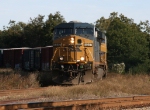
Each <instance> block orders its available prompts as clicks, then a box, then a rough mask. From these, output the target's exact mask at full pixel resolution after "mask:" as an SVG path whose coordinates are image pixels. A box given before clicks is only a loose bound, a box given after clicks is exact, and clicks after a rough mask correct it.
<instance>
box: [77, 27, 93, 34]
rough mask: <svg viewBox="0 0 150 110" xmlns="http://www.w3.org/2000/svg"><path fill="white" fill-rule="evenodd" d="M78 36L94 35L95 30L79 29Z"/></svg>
mask: <svg viewBox="0 0 150 110" xmlns="http://www.w3.org/2000/svg"><path fill="white" fill-rule="evenodd" d="M76 34H77V35H79V34H88V35H93V34H94V32H93V29H92V28H77V29H76Z"/></svg>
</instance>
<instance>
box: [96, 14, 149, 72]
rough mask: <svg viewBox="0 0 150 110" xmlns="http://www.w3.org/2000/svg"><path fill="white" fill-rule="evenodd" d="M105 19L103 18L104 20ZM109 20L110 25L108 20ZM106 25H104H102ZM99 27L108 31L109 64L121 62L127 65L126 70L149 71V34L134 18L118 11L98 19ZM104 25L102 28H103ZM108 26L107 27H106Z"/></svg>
mask: <svg viewBox="0 0 150 110" xmlns="http://www.w3.org/2000/svg"><path fill="white" fill-rule="evenodd" d="M102 19H103V20H102ZM106 20H107V21H109V22H110V23H109V25H107V24H106V22H102V21H106ZM102 25H104V27H102ZM97 27H98V28H100V29H101V30H104V31H106V36H107V39H108V64H109V63H121V62H124V63H125V65H126V71H128V70H129V69H130V70H131V69H132V70H133V72H139V69H138V68H140V70H141V71H145V72H146V71H148V69H149V67H148V66H146V64H147V65H148V63H149V58H148V53H149V46H148V45H149V42H148V40H147V34H146V33H144V32H143V31H141V29H140V28H139V26H138V25H137V24H135V23H134V22H133V19H129V18H127V17H125V16H124V15H123V14H120V15H119V17H118V16H117V13H111V15H110V17H109V18H108V19H104V18H103V17H102V18H101V21H100V20H97ZM101 27H102V28H101ZM105 27H107V28H105Z"/></svg>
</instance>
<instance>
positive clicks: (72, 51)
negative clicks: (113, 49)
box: [51, 21, 107, 84]
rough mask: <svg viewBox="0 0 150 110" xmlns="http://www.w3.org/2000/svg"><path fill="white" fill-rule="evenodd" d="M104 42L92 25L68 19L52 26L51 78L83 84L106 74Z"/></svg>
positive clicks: (62, 81)
mask: <svg viewBox="0 0 150 110" xmlns="http://www.w3.org/2000/svg"><path fill="white" fill-rule="evenodd" d="M106 53H107V42H106V36H105V34H104V33H102V32H101V31H99V30H98V29H97V28H96V27H95V26H94V25H92V24H88V23H81V22H75V21H71V22H69V23H61V24H59V25H57V26H56V27H55V28H54V38H53V57H52V59H51V69H52V80H53V81H54V82H56V83H58V84H86V83H90V82H93V81H96V80H99V79H102V78H103V77H105V76H106V74H107V57H106Z"/></svg>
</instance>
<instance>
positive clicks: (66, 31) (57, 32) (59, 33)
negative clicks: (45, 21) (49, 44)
mask: <svg viewBox="0 0 150 110" xmlns="http://www.w3.org/2000/svg"><path fill="white" fill-rule="evenodd" d="M54 34H55V36H64V35H69V34H73V29H64V28H63V29H56V30H55V31H54Z"/></svg>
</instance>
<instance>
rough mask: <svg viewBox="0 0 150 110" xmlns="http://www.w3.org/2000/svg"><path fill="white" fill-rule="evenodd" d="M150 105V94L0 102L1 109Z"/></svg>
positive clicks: (62, 109)
mask: <svg viewBox="0 0 150 110" xmlns="http://www.w3.org/2000/svg"><path fill="white" fill-rule="evenodd" d="M147 106H150V96H133V97H120V98H101V99H90V100H69V101H59V102H30V103H22V104H19V103H13V102H12V103H7V104H0V110H107V109H108V110H122V109H127V108H136V107H147Z"/></svg>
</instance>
